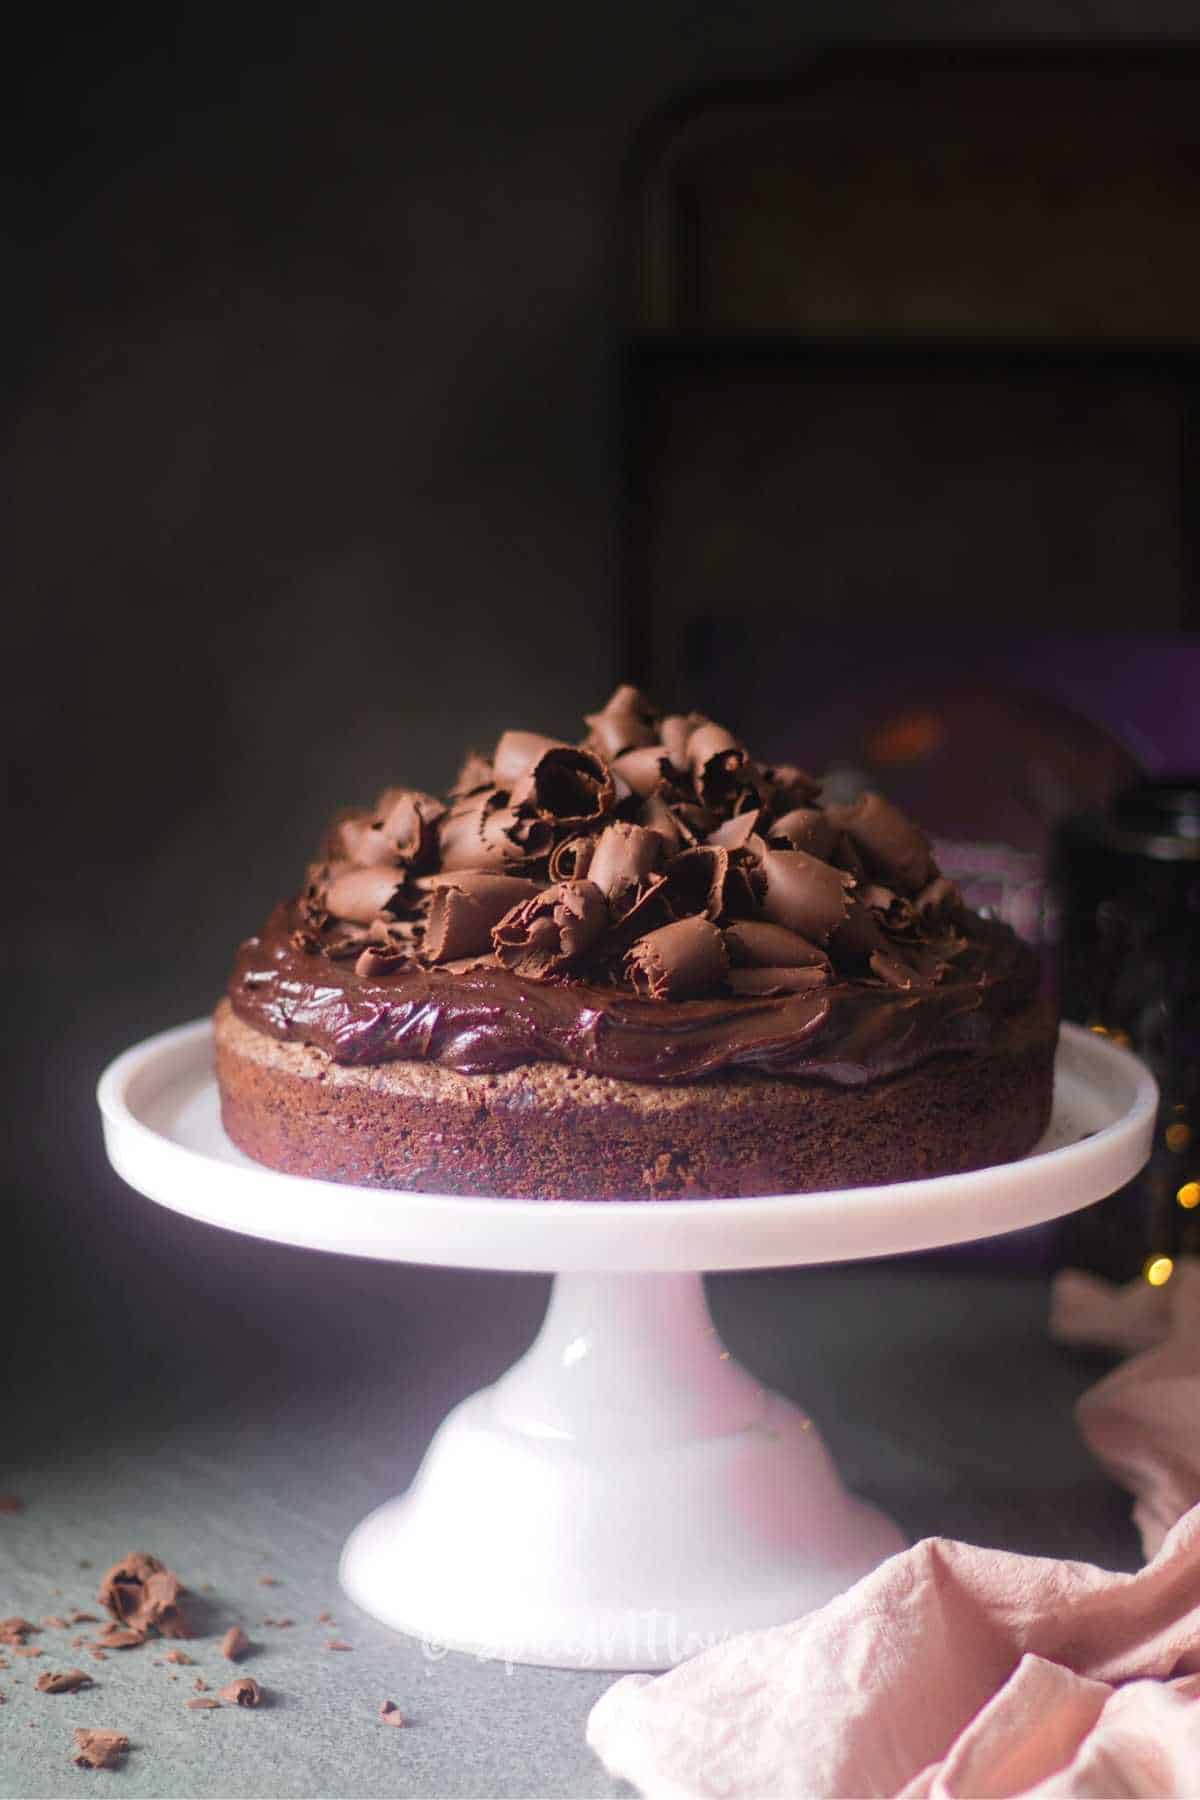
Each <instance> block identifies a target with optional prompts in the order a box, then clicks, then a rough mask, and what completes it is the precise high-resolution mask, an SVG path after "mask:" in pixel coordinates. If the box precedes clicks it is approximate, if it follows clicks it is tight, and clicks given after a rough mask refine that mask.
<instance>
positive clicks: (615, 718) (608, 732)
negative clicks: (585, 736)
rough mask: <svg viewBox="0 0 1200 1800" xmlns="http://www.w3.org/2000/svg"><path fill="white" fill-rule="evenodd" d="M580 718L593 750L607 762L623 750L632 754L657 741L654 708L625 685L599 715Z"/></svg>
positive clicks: (614, 694) (605, 704)
mask: <svg viewBox="0 0 1200 1800" xmlns="http://www.w3.org/2000/svg"><path fill="white" fill-rule="evenodd" d="M584 718H585V720H586V722H587V724H588V725H589V726H590V727H591V732H592V743H593V744H594V747H595V748H596V749H597V750H599V752H600V754H601V755H602V756H606V757H607V758H608V759H609V761H610V762H611V761H612V759H613V758H614V757H616V756H620V755H621V753H622V751H624V750H636V749H637V748H638V746H639V745H641V744H653V743H656V742H657V740H658V733H657V731H656V730H655V729H654V708H653V707H652V706H651V704H650V702H649V701H648V700H647V699H646V696H645V695H644V694H643V693H640V692H639V691H638V689H637V688H635V687H631V686H630V685H629V683H628V682H623V683H622V685H621V686H620V687H619V688H617V689H616V691H615V692H614V693H612V694H610V696H609V698H608V699H607V700H606V701H605V703H604V706H603V707H602V709H601V710H600V711H599V712H597V713H585V714H584Z"/></svg>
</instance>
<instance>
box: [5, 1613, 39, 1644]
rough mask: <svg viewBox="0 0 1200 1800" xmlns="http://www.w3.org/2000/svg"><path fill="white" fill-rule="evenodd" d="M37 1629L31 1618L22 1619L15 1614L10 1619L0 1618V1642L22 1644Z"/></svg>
mask: <svg viewBox="0 0 1200 1800" xmlns="http://www.w3.org/2000/svg"><path fill="white" fill-rule="evenodd" d="M37 1629H38V1627H37V1626H36V1625H35V1624H34V1622H33V1620H32V1619H22V1618H21V1617H20V1616H19V1615H17V1614H14V1616H13V1617H12V1618H11V1619H0V1644H23V1643H24V1642H25V1639H26V1638H27V1637H28V1636H29V1634H30V1633H31V1632H36V1631H37Z"/></svg>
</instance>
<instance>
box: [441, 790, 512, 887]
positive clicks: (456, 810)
mask: <svg viewBox="0 0 1200 1800" xmlns="http://www.w3.org/2000/svg"><path fill="white" fill-rule="evenodd" d="M506 802H507V795H506V794H505V793H504V791H503V789H501V788H488V789H487V790H486V791H484V792H483V793H474V794H471V795H470V796H469V797H468V798H467V799H464V800H459V801H457V802H456V803H455V804H454V805H453V806H452V807H451V808H450V811H449V812H448V813H446V814H445V816H444V817H443V818H441V819H440V820H439V821H438V853H439V860H440V862H441V866H442V868H443V869H478V868H479V867H480V866H481V864H483V863H484V862H485V861H486V860H487V859H486V855H485V852H484V848H483V819H484V814H485V813H486V812H488V811H489V810H490V809H495V808H497V807H501V806H504V805H505V804H506Z"/></svg>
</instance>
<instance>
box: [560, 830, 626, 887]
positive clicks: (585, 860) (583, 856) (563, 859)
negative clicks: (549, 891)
mask: <svg viewBox="0 0 1200 1800" xmlns="http://www.w3.org/2000/svg"><path fill="white" fill-rule="evenodd" d="M609 829H610V830H611V827H609ZM595 852H596V840H595V838H590V837H569V838H564V839H563V841H562V843H561V844H556V845H555V846H554V848H553V850H552V851H551V852H550V865H549V867H550V879H551V881H582V880H583V878H584V876H585V875H586V874H587V873H588V869H589V866H590V864H591V860H592V857H593V856H594V855H595Z"/></svg>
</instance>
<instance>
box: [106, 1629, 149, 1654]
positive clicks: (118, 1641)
mask: <svg viewBox="0 0 1200 1800" xmlns="http://www.w3.org/2000/svg"><path fill="white" fill-rule="evenodd" d="M96 1642H97V1644H99V1645H100V1647H101V1649H102V1650H136V1649H137V1648H138V1647H139V1645H141V1644H144V1643H145V1642H146V1633H145V1632H144V1631H139V1630H138V1629H137V1627H136V1626H133V1625H106V1626H105V1627H104V1629H103V1630H102V1631H101V1632H100V1634H99V1636H98V1637H97V1638H96Z"/></svg>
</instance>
